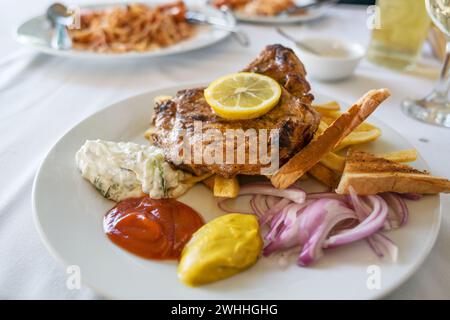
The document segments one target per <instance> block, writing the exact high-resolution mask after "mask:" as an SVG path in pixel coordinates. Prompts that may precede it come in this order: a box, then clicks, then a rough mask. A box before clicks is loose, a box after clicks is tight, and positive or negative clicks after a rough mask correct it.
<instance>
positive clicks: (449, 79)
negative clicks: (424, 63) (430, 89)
mask: <svg viewBox="0 0 450 320" xmlns="http://www.w3.org/2000/svg"><path fill="white" fill-rule="evenodd" d="M445 50H446V52H445V61H444V65H443V67H442V71H441V75H440V77H439V81H438V82H437V84H436V86H435V89H434V92H435V94H436V95H437V96H439V97H441V98H445V99H447V97H448V94H449V91H450V70H449V66H450V41H447V44H446V47H445Z"/></svg>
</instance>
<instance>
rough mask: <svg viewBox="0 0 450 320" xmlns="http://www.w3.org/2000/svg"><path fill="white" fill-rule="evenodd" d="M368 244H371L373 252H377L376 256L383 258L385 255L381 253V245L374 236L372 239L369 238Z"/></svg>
mask: <svg viewBox="0 0 450 320" xmlns="http://www.w3.org/2000/svg"><path fill="white" fill-rule="evenodd" d="M366 240H367V243H368V244H369V246H370V248H371V249H372V251H373V252H375V254H376V255H377V256H378V257H379V258H383V257H384V254H383V251H381V249H380V248H379V244H378V242H377V241H376V240H375V239H374V238H373V235H372V236H370V237H367V239H366Z"/></svg>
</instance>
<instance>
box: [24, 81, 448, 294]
mask: <svg viewBox="0 0 450 320" xmlns="http://www.w3.org/2000/svg"><path fill="white" fill-rule="evenodd" d="M200 86H205V83H204V82H203V83H192V82H185V83H180V84H178V85H174V86H162V87H159V88H155V89H153V90H148V91H145V92H142V93H140V94H136V95H132V96H129V97H127V98H124V99H121V100H119V101H117V102H115V103H111V104H109V105H107V106H105V107H103V108H101V109H99V110H98V111H96V112H94V113H92V114H90V115H88V116H87V117H86V118H84V119H82V120H81V121H79V122H78V123H77V124H75V125H74V126H72V127H71V128H70V129H69V130H67V131H66V132H65V133H64V134H63V135H62V136H61V137H60V138H59V139H58V140H57V141H56V142H55V143H54V144H53V146H52V147H51V148H50V149H49V151H48V152H47V154H46V156H45V157H44V158H43V159H42V161H41V163H40V165H39V168H38V170H37V172H36V175H35V177H34V180H33V186H32V194H31V201H32V215H33V221H34V224H35V226H36V229H37V231H38V234H39V236H40V238H41V240H42V242H43V243H44V246H45V247H46V249H47V250H48V251H49V252H50V254H51V255H52V256H53V257H54V258H55V260H57V261H59V262H60V263H61V264H62V265H63V266H68V265H69V263H68V262H67V261H66V259H64V258H63V256H62V255H61V254H60V253H59V252H57V250H56V249H55V248H54V247H53V245H52V244H51V243H50V241H49V240H48V238H47V236H46V234H45V231H44V229H43V226H42V224H41V222H40V219H39V214H38V211H37V201H38V199H37V198H36V190H37V187H38V182H39V177H40V175H41V173H42V172H41V169H42V167H43V165H44V163H45V162H46V161H47V160H48V157H49V156H50V155H51V153H52V151H53V150H54V149H55V147H56V146H57V145H58V144H59V143H60V142H61V141H62V140H64V138H65V137H66V136H68V135H69V134H70V133H71V132H72V131H73V130H74V129H75V128H76V127H78V126H79V125H81V124H82V123H83V122H85V121H88V120H89V119H90V118H91V117H94V116H96V115H98V114H100V113H102V112H104V111H106V110H107V109H111V108H114V107H117V106H118V105H121V104H123V103H126V102H127V101H128V100H130V99H133V98H139V97H143V96H146V95H149V94H151V93H156V92H160V91H170V92H175V91H178V90H180V89H182V88H195V87H200ZM316 93H318V92H316ZM318 94H319V95H321V96H323V97H327V98H330V99H331V100H333V98H332V97H330V96H328V95H326V94H321V93H318ZM331 100H330V101H331ZM334 100H336V99H334ZM346 105H350V104H346ZM371 119H372V120H375V121H376V122H381V123H384V122H382V121H380V120H379V119H377V118H376V117H374V116H372V117H371ZM385 125H386V124H385ZM386 126H387V125H386ZM388 127H389V126H388ZM389 128H390V129H391V130H393V131H395V132H396V133H397V134H399V133H398V132H397V131H396V130H395V129H394V128H392V127H389ZM399 135H400V134H399ZM400 136H401V135H400ZM403 139H404V138H403ZM405 140H406V139H405ZM418 157H419V158H420V159H421V161H422V162H423V163H424V164H425V166H426V167H427V168H429V166H428V164H427V163H426V161H425V160H424V159H423V158H422V157H421V156H420V154H419V156H418ZM436 211H437V214H436V215H435V219H434V221H433V224H432V228H431V229H430V230H429V231H430V232H431V236H429V237H427V240H426V243H425V247H424V248H423V249H422V250H423V252H422V255H421V256H420V258H419V259H417V260H415V261H414V265H413V267H412V268H411V269H410V270H409V271H408V272H405V273H403V274H402V276H400V277H398V278H397V279H396V281H394V283H391V284H390V285H389V286H387V287H385V288H383V290H379V291H378V292H377V293H374V294H373V295H372V299H374V300H375V299H381V298H383V297H385V296H387V295H388V294H390V293H391V292H392V291H394V290H395V289H397V288H398V287H400V286H401V285H402V284H404V283H405V282H406V281H407V280H408V279H409V278H410V277H411V276H412V275H413V274H414V273H415V272H416V271H417V270H418V269H419V267H420V266H421V265H422V264H423V262H424V261H425V259H426V258H427V257H428V255H429V254H430V252H431V250H432V248H433V247H434V244H435V242H436V239H437V236H438V235H439V230H440V227H441V223H442V201H441V197H440V196H439V197H438V209H437V210H436ZM82 282H83V284H85V285H86V286H88V287H90V288H92V289H94V290H95V291H96V292H97V293H100V294H101V295H103V296H104V297H107V298H111V299H115V298H116V297H112V296H111V295H110V294H109V293H107V292H104V291H103V290H102V289H100V288H98V287H97V286H96V285H94V284H93V283H90V282H86V281H85V280H83V281H82ZM186 299H189V298H186Z"/></svg>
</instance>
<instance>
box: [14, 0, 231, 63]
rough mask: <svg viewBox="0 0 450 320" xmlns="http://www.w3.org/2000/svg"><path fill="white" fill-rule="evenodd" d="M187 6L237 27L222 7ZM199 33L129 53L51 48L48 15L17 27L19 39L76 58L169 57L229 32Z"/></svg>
mask: <svg viewBox="0 0 450 320" xmlns="http://www.w3.org/2000/svg"><path fill="white" fill-rule="evenodd" d="M185 2H186V3H187V6H188V8H189V9H191V10H195V11H200V12H202V13H205V14H207V15H208V16H210V17H214V18H216V19H219V20H222V22H223V24H225V25H227V26H229V27H234V26H235V25H236V21H235V20H234V18H233V17H229V16H228V17H225V15H224V14H223V13H222V12H220V11H219V10H217V9H215V8H212V7H209V6H199V5H197V4H195V3H196V2H195V1H189V0H188V1H185ZM144 3H145V4H148V5H149V6H152V5H155V4H157V3H161V0H146V1H144ZM119 4H121V5H123V4H124V3H109V4H96V5H83V6H82V9H102V8H106V7H111V6H114V5H119ZM196 27H197V32H196V34H195V35H194V36H193V37H192V38H189V39H186V40H184V41H181V42H179V43H177V44H174V45H172V46H169V47H166V48H161V49H156V50H152V51H144V52H126V53H114V54H112V53H98V52H89V51H82V50H72V49H70V50H57V49H54V48H52V47H51V45H50V41H51V36H52V28H51V25H50V23H49V21H48V20H47V18H46V17H45V15H41V16H37V17H34V18H31V19H29V20H27V21H26V22H24V23H22V24H21V25H20V26H19V27H18V28H17V29H16V33H15V35H16V39H17V41H19V42H20V43H23V44H25V45H28V46H30V47H32V48H34V49H36V50H38V51H41V52H44V53H47V54H51V55H56V56H63V57H73V58H88V59H92V58H101V59H118V58H122V59H123V58H125V59H128V58H154V57H160V56H168V55H173V54H179V53H184V52H188V51H192V50H197V49H200V48H204V47H207V46H210V45H213V44H215V43H217V42H219V41H221V40H223V39H225V38H226V37H227V36H228V35H229V32H228V31H223V30H219V29H216V28H213V27H210V26H199V25H197V26H196Z"/></svg>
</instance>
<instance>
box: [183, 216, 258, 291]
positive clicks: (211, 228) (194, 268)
mask: <svg viewBox="0 0 450 320" xmlns="http://www.w3.org/2000/svg"><path fill="white" fill-rule="evenodd" d="M262 246H263V241H262V239H261V236H260V234H259V223H258V220H257V218H256V217H255V216H253V215H248V214H240V213H230V214H226V215H223V216H220V217H218V218H216V219H214V220H212V221H210V222H208V223H207V224H205V225H204V226H202V227H201V228H200V229H198V230H197V232H195V233H194V235H193V236H192V238H191V240H190V241H189V242H188V243H187V244H186V246H185V247H184V249H183V251H182V253H181V260H180V264H179V265H178V277H179V278H180V280H181V282H183V283H184V284H186V285H188V286H198V285H202V284H206V283H210V282H214V281H218V280H221V279H224V278H228V277H230V276H232V275H235V274H237V273H239V272H241V271H243V270H245V269H247V268H249V267H250V266H252V265H253V264H255V262H256V260H258V257H259V254H260V252H261V249H262Z"/></svg>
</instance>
